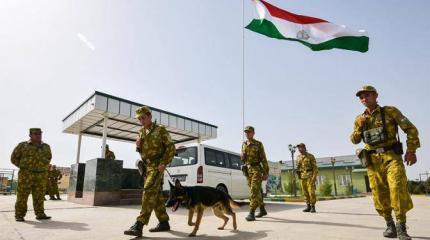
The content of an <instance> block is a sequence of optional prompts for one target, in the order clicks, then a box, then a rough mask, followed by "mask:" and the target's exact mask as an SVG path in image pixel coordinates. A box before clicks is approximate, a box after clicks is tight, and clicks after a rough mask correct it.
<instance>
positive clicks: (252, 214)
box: [245, 210, 255, 222]
mask: <svg viewBox="0 0 430 240" xmlns="http://www.w3.org/2000/svg"><path fill="white" fill-rule="evenodd" d="M245 219H246V221H248V222H250V221H255V210H250V211H249V214H248V216H246V218H245Z"/></svg>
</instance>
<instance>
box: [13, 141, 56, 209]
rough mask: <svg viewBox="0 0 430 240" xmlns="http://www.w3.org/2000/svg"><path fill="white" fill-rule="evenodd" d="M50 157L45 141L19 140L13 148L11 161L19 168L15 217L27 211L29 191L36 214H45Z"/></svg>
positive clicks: (49, 150)
mask: <svg viewBox="0 0 430 240" xmlns="http://www.w3.org/2000/svg"><path fill="white" fill-rule="evenodd" d="M51 158H52V155H51V149H50V147H49V145H48V144H46V143H42V144H41V145H35V144H33V143H31V142H30V141H27V142H21V143H20V144H18V146H16V147H15V149H14V150H13V152H12V156H11V162H12V163H13V164H14V165H15V166H17V167H18V168H19V173H18V187H17V197H16V204H15V217H24V216H25V214H26V213H27V200H28V196H29V195H30V193H31V194H32V197H33V208H34V212H35V214H36V216H43V215H44V214H45V213H44V206H43V204H44V195H45V192H46V181H47V179H48V166H49V162H50V161H51Z"/></svg>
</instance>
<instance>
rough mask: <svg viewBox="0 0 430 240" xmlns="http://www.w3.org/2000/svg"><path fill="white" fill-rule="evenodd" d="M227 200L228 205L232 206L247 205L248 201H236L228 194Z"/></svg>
mask: <svg viewBox="0 0 430 240" xmlns="http://www.w3.org/2000/svg"><path fill="white" fill-rule="evenodd" d="M228 198H229V199H228V201H229V203H230V207H232V208H240V207H242V206H245V205H248V204H249V203H247V202H236V201H234V200H233V199H232V198H231V197H230V196H228Z"/></svg>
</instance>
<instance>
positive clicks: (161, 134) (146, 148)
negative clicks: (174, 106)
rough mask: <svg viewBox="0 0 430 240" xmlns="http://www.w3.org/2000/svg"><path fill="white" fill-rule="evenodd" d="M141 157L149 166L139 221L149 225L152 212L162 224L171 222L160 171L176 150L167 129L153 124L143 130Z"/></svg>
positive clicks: (140, 133) (141, 133) (141, 135)
mask: <svg viewBox="0 0 430 240" xmlns="http://www.w3.org/2000/svg"><path fill="white" fill-rule="evenodd" d="M139 137H140V139H141V146H140V155H141V157H142V160H143V161H145V163H146V166H147V172H146V179H145V191H144V192H143V196H142V209H141V211H140V215H139V216H138V217H137V221H139V222H141V223H143V224H144V225H147V224H148V222H149V217H150V216H151V213H152V210H154V212H155V215H156V217H157V218H158V220H159V221H160V222H166V221H169V216H168V215H167V212H166V208H165V206H164V201H165V200H164V198H163V196H162V193H161V185H162V181H163V173H161V172H160V171H159V170H158V166H159V165H160V164H164V165H165V166H167V165H168V164H169V163H170V162H171V161H172V159H173V157H174V155H175V152H176V149H175V145H174V144H173V142H172V140H171V138H170V135H169V133H168V132H167V130H166V128H165V127H164V126H161V125H156V124H155V123H152V125H151V129H149V130H146V129H144V128H142V129H141V130H140V132H139Z"/></svg>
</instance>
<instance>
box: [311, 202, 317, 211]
mask: <svg viewBox="0 0 430 240" xmlns="http://www.w3.org/2000/svg"><path fill="white" fill-rule="evenodd" d="M315 212H317V211H316V210H315V205H314V204H312V205H311V213H315Z"/></svg>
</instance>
